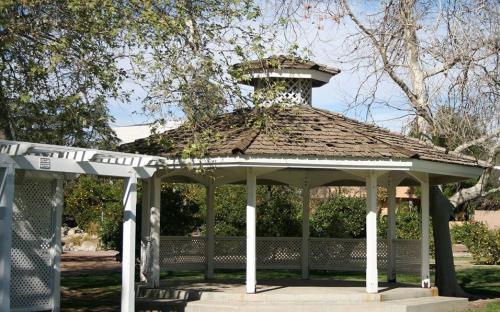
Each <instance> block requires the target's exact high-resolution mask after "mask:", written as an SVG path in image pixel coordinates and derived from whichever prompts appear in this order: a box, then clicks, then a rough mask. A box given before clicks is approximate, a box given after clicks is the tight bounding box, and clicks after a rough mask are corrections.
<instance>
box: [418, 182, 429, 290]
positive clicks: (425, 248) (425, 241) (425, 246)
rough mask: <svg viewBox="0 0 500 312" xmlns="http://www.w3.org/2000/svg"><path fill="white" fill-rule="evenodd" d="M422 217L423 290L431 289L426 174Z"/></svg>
mask: <svg viewBox="0 0 500 312" xmlns="http://www.w3.org/2000/svg"><path fill="white" fill-rule="evenodd" d="M420 185H421V197H420V205H421V210H422V211H421V215H422V227H421V233H422V235H421V237H422V239H421V241H420V242H421V244H422V245H421V252H422V254H421V256H422V268H421V280H422V288H430V287H431V280H430V272H429V176H428V175H427V174H424V175H423V177H422V179H421V181H420Z"/></svg>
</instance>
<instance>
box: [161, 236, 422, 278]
mask: <svg viewBox="0 0 500 312" xmlns="http://www.w3.org/2000/svg"><path fill="white" fill-rule="evenodd" d="M394 247H395V250H396V253H395V254H396V271H397V272H403V273H418V272H419V270H420V241H418V240H395V241H394ZM161 248H162V250H161V251H160V257H161V260H160V261H161V264H162V268H168V269H169V270H176V269H185V268H200V269H203V268H205V266H204V261H205V258H206V257H205V252H206V249H205V238H203V237H198V238H191V237H162V242H161ZM190 248H192V249H190ZM256 248H257V250H256V252H257V268H260V269H300V268H301V257H302V255H301V238H300V237H257V246H256ZM214 252H215V258H214V266H215V268H217V269H244V268H245V260H246V239H245V237H217V238H215V251H214ZM377 253H378V259H377V260H378V264H377V265H378V268H379V270H381V271H382V270H386V269H387V263H388V258H387V257H388V245H387V240H385V239H378V240H377ZM309 265H310V268H311V269H319V270H337V271H365V270H366V241H365V239H364V238H359V239H344V238H311V239H310V243H309Z"/></svg>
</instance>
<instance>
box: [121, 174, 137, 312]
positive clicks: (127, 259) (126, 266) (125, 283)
mask: <svg viewBox="0 0 500 312" xmlns="http://www.w3.org/2000/svg"><path fill="white" fill-rule="evenodd" d="M136 203H137V176H136V174H135V173H134V174H132V175H131V176H130V177H129V178H128V179H125V192H124V194H123V207H124V213H123V219H124V221H123V248H122V299H121V311H122V312H133V311H134V309H135V306H134V305H135V292H134V287H135V277H134V269H135V222H136V207H135V206H136Z"/></svg>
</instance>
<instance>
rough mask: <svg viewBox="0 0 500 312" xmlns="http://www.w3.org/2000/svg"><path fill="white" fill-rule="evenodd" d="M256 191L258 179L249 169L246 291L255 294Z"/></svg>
mask: <svg viewBox="0 0 500 312" xmlns="http://www.w3.org/2000/svg"><path fill="white" fill-rule="evenodd" d="M256 191H257V177H256V175H255V172H254V170H253V169H252V168H247V209H246V223H247V258H246V260H247V263H246V291H247V293H248V294H254V293H255V291H256V287H257V263H256V262H257V259H256V258H257V257H256V202H257V200H256Z"/></svg>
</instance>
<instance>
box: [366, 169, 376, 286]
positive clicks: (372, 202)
mask: <svg viewBox="0 0 500 312" xmlns="http://www.w3.org/2000/svg"><path fill="white" fill-rule="evenodd" d="M366 292H367V293H370V294H374V293H377V292H378V269H377V175H376V174H375V173H373V172H372V173H370V175H369V176H368V177H367V178H366Z"/></svg>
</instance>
